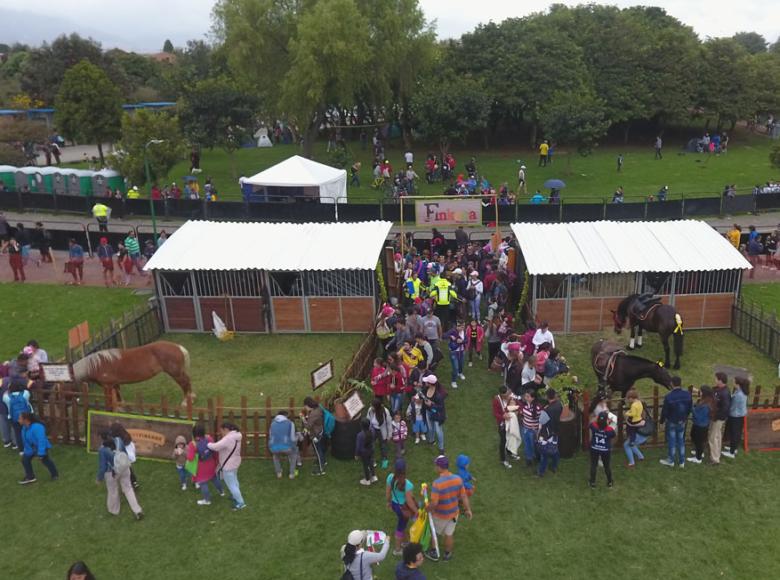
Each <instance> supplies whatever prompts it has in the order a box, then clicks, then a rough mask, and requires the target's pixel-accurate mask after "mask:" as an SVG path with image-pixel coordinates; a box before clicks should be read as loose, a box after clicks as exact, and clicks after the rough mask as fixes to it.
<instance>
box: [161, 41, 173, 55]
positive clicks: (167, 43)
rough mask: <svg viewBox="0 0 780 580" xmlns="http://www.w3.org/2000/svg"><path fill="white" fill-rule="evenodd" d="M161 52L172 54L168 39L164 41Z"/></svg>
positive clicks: (171, 44)
mask: <svg viewBox="0 0 780 580" xmlns="http://www.w3.org/2000/svg"><path fill="white" fill-rule="evenodd" d="M163 52H167V53H169V54H172V53H173V43H172V42H171V39H170V38H166V39H165V42H164V43H163Z"/></svg>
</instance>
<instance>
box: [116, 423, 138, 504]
mask: <svg viewBox="0 0 780 580" xmlns="http://www.w3.org/2000/svg"><path fill="white" fill-rule="evenodd" d="M109 433H110V435H111V437H113V438H114V444H115V445H116V449H117V451H124V452H125V453H127V457H128V459H130V483H131V484H132V485H133V489H138V488H139V487H140V486H141V484H140V483H138V479H137V478H136V476H135V472H134V471H133V463H135V459H136V457H135V443H133V437H132V436H131V435H130V433H128V432H127V429H125V428H124V427H123V426H122V424H121V423H117V422H114V423H112V424H111V428H110V429H109Z"/></svg>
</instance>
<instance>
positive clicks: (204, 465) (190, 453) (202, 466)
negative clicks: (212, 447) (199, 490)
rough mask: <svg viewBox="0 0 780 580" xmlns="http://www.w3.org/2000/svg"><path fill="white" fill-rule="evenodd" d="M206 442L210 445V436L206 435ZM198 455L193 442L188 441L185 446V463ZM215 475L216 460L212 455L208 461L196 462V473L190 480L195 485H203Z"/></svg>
mask: <svg viewBox="0 0 780 580" xmlns="http://www.w3.org/2000/svg"><path fill="white" fill-rule="evenodd" d="M206 440H207V441H208V442H209V443H211V442H212V441H213V439H212V438H211V435H206ZM197 453H198V448H197V446H196V444H195V442H194V441H190V443H189V445H187V461H192V460H193V459H195V455H196V454H197ZM216 475H217V458H216V455H214V454H212V455H211V456H210V457H209V458H208V459H205V460H201V461H198V472H197V473H196V474H195V476H194V477H193V478H192V481H194V482H195V483H203V482H204V481H211V480H212V479H214V477H215V476H216Z"/></svg>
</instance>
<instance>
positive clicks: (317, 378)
mask: <svg viewBox="0 0 780 580" xmlns="http://www.w3.org/2000/svg"><path fill="white" fill-rule="evenodd" d="M332 378H333V359H330V360H329V361H328V362H326V363H325V364H324V365H322V366H321V367H318V368H316V369H314V370H313V371H312V372H311V390H312V391H316V390H317V389H319V388H320V387H321V386H322V385H324V384H325V383H327V382H328V381H329V380H331V379H332Z"/></svg>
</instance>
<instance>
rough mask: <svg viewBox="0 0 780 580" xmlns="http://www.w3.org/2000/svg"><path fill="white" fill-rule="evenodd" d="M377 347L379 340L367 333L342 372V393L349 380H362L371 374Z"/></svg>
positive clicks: (374, 335)
mask: <svg viewBox="0 0 780 580" xmlns="http://www.w3.org/2000/svg"><path fill="white" fill-rule="evenodd" d="M378 345H379V340H378V339H377V337H376V333H375V332H373V330H372V331H371V332H369V333H368V334H367V335H366V336H365V338H364V339H363V342H361V343H360V346H359V347H358V349H357V352H356V353H355V356H353V357H352V361H351V362H350V363H349V364H348V365H347V368H346V369H345V370H344V374H343V375H342V376H341V382H340V383H339V384H340V387H341V390H342V391H343V390H344V389H345V388H346V387H347V385H348V383H349V380H350V379H356V380H363V379H365V378H366V377H368V376H369V375H370V374H371V367H372V366H373V364H374V359H375V358H376V349H377V346H378Z"/></svg>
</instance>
